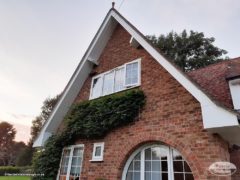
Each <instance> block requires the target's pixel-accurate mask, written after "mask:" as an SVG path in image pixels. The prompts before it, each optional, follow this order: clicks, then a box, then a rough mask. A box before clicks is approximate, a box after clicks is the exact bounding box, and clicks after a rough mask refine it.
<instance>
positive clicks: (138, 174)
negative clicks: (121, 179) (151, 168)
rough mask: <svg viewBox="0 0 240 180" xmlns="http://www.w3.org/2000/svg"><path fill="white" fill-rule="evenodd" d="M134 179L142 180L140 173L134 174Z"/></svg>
mask: <svg viewBox="0 0 240 180" xmlns="http://www.w3.org/2000/svg"><path fill="white" fill-rule="evenodd" d="M133 177H134V178H133V179H134V180H140V172H134V174H133Z"/></svg>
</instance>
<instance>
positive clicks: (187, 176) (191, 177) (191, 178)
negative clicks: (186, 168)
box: [185, 174, 194, 180]
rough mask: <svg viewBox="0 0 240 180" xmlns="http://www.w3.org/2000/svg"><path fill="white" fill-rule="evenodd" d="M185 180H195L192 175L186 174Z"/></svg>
mask: <svg viewBox="0 0 240 180" xmlns="http://www.w3.org/2000/svg"><path fill="white" fill-rule="evenodd" d="M185 180H194V178H193V175H192V174H185Z"/></svg>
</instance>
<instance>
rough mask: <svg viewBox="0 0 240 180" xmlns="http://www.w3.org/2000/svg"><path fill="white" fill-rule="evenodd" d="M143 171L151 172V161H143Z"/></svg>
mask: <svg viewBox="0 0 240 180" xmlns="http://www.w3.org/2000/svg"><path fill="white" fill-rule="evenodd" d="M145 171H151V161H145Z"/></svg>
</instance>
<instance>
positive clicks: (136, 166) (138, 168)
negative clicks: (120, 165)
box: [134, 161, 140, 171]
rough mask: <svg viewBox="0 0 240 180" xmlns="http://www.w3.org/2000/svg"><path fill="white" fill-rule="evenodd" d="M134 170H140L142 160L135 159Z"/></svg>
mask: <svg viewBox="0 0 240 180" xmlns="http://www.w3.org/2000/svg"><path fill="white" fill-rule="evenodd" d="M134 171H140V161H134Z"/></svg>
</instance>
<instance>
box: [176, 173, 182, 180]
mask: <svg viewBox="0 0 240 180" xmlns="http://www.w3.org/2000/svg"><path fill="white" fill-rule="evenodd" d="M174 179H176V180H184V174H182V173H174Z"/></svg>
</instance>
